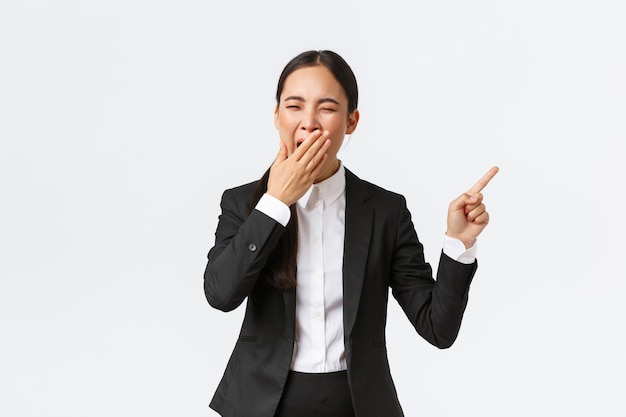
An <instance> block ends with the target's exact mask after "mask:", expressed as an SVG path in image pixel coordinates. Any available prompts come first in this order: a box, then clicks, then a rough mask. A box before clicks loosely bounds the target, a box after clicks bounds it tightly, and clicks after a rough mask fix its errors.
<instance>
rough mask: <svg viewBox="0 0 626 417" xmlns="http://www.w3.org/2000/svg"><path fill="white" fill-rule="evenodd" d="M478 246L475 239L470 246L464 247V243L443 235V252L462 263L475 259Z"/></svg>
mask: <svg viewBox="0 0 626 417" xmlns="http://www.w3.org/2000/svg"><path fill="white" fill-rule="evenodd" d="M477 250H478V246H477V244H476V241H474V244H473V245H472V247H471V248H469V249H465V245H464V244H463V242H461V241H460V240H458V239H455V238H453V237H450V236H448V235H444V237H443V253H445V254H446V255H448V256H449V257H450V258H452V259H454V260H455V261H457V262H461V263H462V264H472V263H474V261H475V260H476V251H477Z"/></svg>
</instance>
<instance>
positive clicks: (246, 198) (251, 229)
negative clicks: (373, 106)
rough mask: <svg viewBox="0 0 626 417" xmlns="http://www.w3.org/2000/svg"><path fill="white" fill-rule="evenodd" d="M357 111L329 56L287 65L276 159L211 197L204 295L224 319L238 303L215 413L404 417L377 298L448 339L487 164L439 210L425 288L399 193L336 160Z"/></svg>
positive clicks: (308, 56) (469, 260)
mask: <svg viewBox="0 0 626 417" xmlns="http://www.w3.org/2000/svg"><path fill="white" fill-rule="evenodd" d="M357 104H358V89H357V82H356V78H355V76H354V74H353V73H352V70H351V69H350V67H349V66H348V64H347V63H346V62H345V61H344V60H343V59H342V58H341V57H340V56H339V55H337V54H336V53H334V52H331V51H309V52H304V53H302V54H300V55H298V56H297V57H295V58H294V59H292V60H291V61H290V62H289V63H288V64H287V66H286V67H285V69H284V70H283V72H282V74H281V76H280V79H279V81H278V88H277V91H276V109H275V112H274V123H275V126H276V128H277V130H278V133H279V136H280V148H279V152H278V155H277V157H276V159H275V161H274V163H273V164H272V166H271V167H270V169H269V170H268V171H267V172H266V173H265V175H264V176H263V177H262V178H261V180H260V181H257V182H255V183H251V184H247V185H243V186H241V187H237V188H234V189H230V190H227V191H225V192H224V194H223V196H222V203H221V207H222V214H221V215H220V218H219V223H218V226H217V231H216V233H215V246H214V247H213V248H212V249H211V250H210V252H209V256H208V258H209V261H208V265H207V268H206V271H205V275H204V289H205V294H206V297H207V300H208V301H209V303H210V304H211V306H213V307H215V308H218V309H220V310H223V311H230V310H233V309H235V308H236V307H238V306H239V305H240V304H241V303H242V302H243V301H244V299H246V298H247V305H246V313H245V317H244V321H243V325H242V328H241V332H240V336H239V339H238V340H237V344H236V346H235V349H234V351H233V353H232V356H231V358H230V360H229V362H228V365H227V367H226V371H225V373H224V376H223V378H222V380H221V382H220V384H219V387H218V388H217V391H216V393H215V395H214V397H213V400H212V401H211V407H212V408H213V409H214V410H216V411H217V412H218V413H220V414H221V415H222V416H224V417H235V416H236V417H245V416H250V417H252V416H254V417H284V416H289V417H306V416H315V417H320V416H332V417H343V416H358V417H381V416H384V417H395V416H402V415H403V414H402V409H401V407H400V404H399V403H398V399H397V396H396V391H395V388H394V385H393V381H392V379H391V375H390V372H389V365H388V362H387V351H386V348H385V322H386V316H387V298H388V288H391V289H392V293H393V296H394V297H395V298H396V300H397V301H398V303H399V304H400V305H401V306H402V308H403V310H404V312H405V313H406V315H407V317H408V318H409V320H410V321H411V323H412V324H413V325H414V327H415V329H416V330H417V332H418V333H419V334H420V335H421V336H422V337H424V338H425V339H426V340H427V341H429V342H430V343H432V344H433V345H435V346H438V347H440V348H446V347H449V346H450V345H452V343H453V342H454V340H455V338H456V336H457V334H458V331H459V327H460V324H461V318H462V316H463V312H464V310H465V306H466V303H467V296H468V290H469V285H470V282H471V280H472V277H473V275H474V272H475V270H476V261H475V250H476V246H475V241H476V237H477V236H478V235H479V234H480V232H481V231H482V230H483V229H484V228H485V226H486V225H487V223H488V221H489V215H488V214H487V212H486V211H485V206H484V204H483V203H482V195H481V194H480V191H481V190H482V188H484V187H485V186H486V185H487V183H488V182H489V180H490V179H491V178H492V177H493V176H494V175H495V174H496V172H497V168H496V167H494V168H492V169H491V170H490V171H489V172H488V173H487V174H486V175H485V176H484V177H483V178H482V179H481V180H480V181H479V182H478V183H477V184H476V185H475V186H474V187H472V188H471V189H470V190H469V191H468V192H466V193H463V194H461V195H460V196H459V197H458V198H457V199H455V200H454V201H453V202H452V203H451V204H450V207H449V210H448V227H447V231H446V238H445V244H444V249H443V252H442V254H441V259H440V263H439V268H438V270H437V280H436V281H435V280H434V279H433V277H432V269H431V267H430V266H429V264H428V263H426V262H425V260H424V255H423V248H422V245H421V243H420V242H419V241H418V238H417V235H416V233H415V229H414V227H413V224H412V222H411V217H410V213H409V211H408V209H407V207H406V201H405V199H404V197H402V196H401V195H398V194H395V193H392V192H389V191H386V190H384V189H382V188H380V187H377V186H375V185H373V184H371V183H368V182H366V181H363V180H361V179H359V178H358V177H357V176H356V175H354V174H353V173H351V172H350V171H349V170H347V169H346V168H345V167H344V166H343V164H342V163H341V161H340V160H339V159H338V158H337V152H338V150H339V148H340V147H341V144H342V141H343V138H344V136H345V134H350V133H352V132H353V131H354V130H355V129H356V127H357V124H358V122H359V111H358V109H357Z"/></svg>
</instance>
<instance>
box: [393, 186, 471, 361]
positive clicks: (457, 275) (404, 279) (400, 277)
mask: <svg viewBox="0 0 626 417" xmlns="http://www.w3.org/2000/svg"><path fill="white" fill-rule="evenodd" d="M399 211H400V212H399V215H398V226H397V235H396V246H395V250H394V255H393V260H392V271H391V280H390V286H391V288H392V293H393V296H394V297H395V298H396V300H397V301H398V303H399V304H400V306H401V307H402V309H403V310H404V312H405V314H406V315H407V317H408V318H409V320H410V321H411V323H412V324H413V326H414V327H415V329H416V330H417V332H418V333H419V334H420V335H421V336H422V337H423V338H424V339H426V340H427V341H428V342H429V343H431V344H433V345H435V346H437V347H439V348H442V349H443V348H448V347H450V346H452V344H453V343H454V341H455V340H456V337H457V335H458V333H459V329H460V327H461V320H462V318H463V313H464V311H465V307H466V305H467V299H468V293H469V287H470V283H471V281H472V278H473V276H474V273H475V271H476V267H477V263H476V261H475V262H474V263H472V264H462V263H460V262H457V261H455V260H453V259H451V258H450V257H448V256H447V255H445V254H444V253H443V252H442V253H441V257H440V260H439V267H438V269H437V279H436V280H434V279H433V278H432V269H431V267H430V265H429V264H428V263H426V261H425V260H424V251H423V246H422V244H421V243H420V242H419V240H418V237H417V234H416V232H415V227H414V226H413V222H412V221H411V214H410V213H409V211H408V209H407V207H406V200H405V199H404V197H402V202H401V205H400V209H399Z"/></svg>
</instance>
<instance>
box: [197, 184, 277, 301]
mask: <svg viewBox="0 0 626 417" xmlns="http://www.w3.org/2000/svg"><path fill="white" fill-rule="evenodd" d="M221 209H222V213H221V215H220V216H219V221H218V224H217V230H216V232H215V246H214V247H213V248H212V249H211V250H210V251H209V254H208V258H209V259H208V263H207V266H206V269H205V272H204V293H205V295H206V298H207V301H208V302H209V304H210V305H211V306H212V307H214V308H216V309H219V310H222V311H230V310H234V309H235V308H237V307H238V306H239V305H240V304H241V303H242V302H243V300H244V299H245V298H246V297H247V296H248V294H250V292H251V291H252V289H253V288H254V286H255V285H256V283H257V281H258V280H259V277H260V275H261V271H262V269H263V267H264V266H265V264H266V263H267V259H268V257H269V255H270V253H271V252H272V249H273V248H274V247H275V246H276V243H277V242H278V239H279V238H280V236H281V234H282V232H283V230H284V227H283V226H282V225H281V224H280V223H278V222H276V221H275V220H274V219H272V218H271V217H269V216H267V215H265V214H263V213H262V212H260V211H258V210H253V211H252V213H251V214H250V216H248V217H246V204H245V203H244V201H243V199H241V198H237V195H236V192H235V191H233V190H229V191H225V192H224V194H223V195H222V202H221Z"/></svg>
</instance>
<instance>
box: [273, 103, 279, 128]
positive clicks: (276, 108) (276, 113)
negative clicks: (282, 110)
mask: <svg viewBox="0 0 626 417" xmlns="http://www.w3.org/2000/svg"><path fill="white" fill-rule="evenodd" d="M274 127H275V128H276V129H278V105H276V107H275V108H274Z"/></svg>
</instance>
